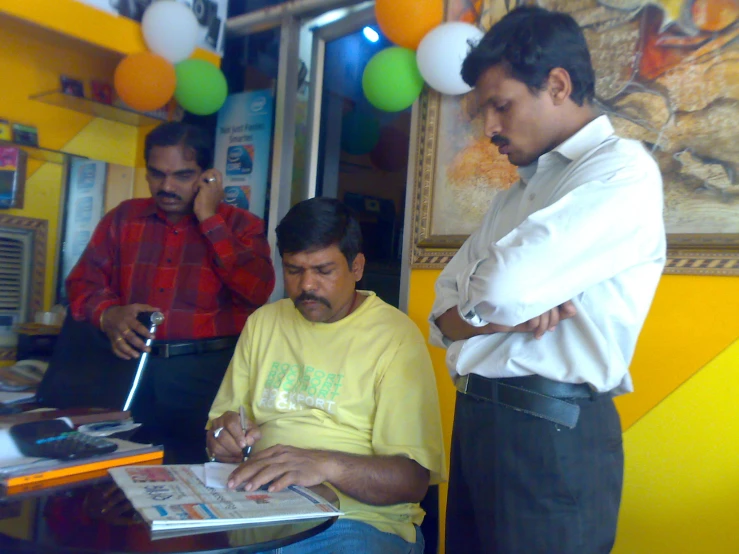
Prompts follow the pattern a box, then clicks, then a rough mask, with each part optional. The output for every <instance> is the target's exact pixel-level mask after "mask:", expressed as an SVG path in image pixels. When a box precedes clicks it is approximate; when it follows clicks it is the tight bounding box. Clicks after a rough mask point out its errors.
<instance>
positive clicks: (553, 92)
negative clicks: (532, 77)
mask: <svg viewBox="0 0 739 554" xmlns="http://www.w3.org/2000/svg"><path fill="white" fill-rule="evenodd" d="M547 93H548V94H549V96H550V97H551V99H552V103H553V104H554V105H555V106H559V105H561V104H563V103H564V102H565V100H567V99H568V98H569V97H570V95H571V94H572V79H571V78H570V74H569V72H568V71H567V70H566V69H564V68H562V67H555V68H554V69H552V70H551V71H550V72H549V77H548V78H547Z"/></svg>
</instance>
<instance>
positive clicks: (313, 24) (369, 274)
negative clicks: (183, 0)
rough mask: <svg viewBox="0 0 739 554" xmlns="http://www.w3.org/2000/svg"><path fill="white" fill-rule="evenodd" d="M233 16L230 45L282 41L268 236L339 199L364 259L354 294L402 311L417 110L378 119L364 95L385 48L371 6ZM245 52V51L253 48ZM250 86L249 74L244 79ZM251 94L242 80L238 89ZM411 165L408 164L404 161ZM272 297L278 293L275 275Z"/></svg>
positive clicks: (331, 4) (308, 2) (274, 8)
mask: <svg viewBox="0 0 739 554" xmlns="http://www.w3.org/2000/svg"><path fill="white" fill-rule="evenodd" d="M267 3H268V4H270V5H271V6H270V7H265V8H263V9H261V10H260V9H258V10H256V11H253V12H247V13H245V14H244V15H241V16H237V17H234V18H230V19H229V20H228V22H227V30H228V33H229V36H230V37H231V38H235V37H239V36H249V37H250V38H251V37H252V36H255V35H259V34H263V33H265V32H267V31H268V30H271V32H272V35H273V36H276V37H279V40H278V43H277V44H276V47H275V50H277V49H279V53H277V52H275V54H278V55H277V67H276V68H275V69H276V71H275V73H276V80H275V81H274V82H275V87H274V90H275V94H274V96H275V119H274V134H273V141H272V161H271V170H270V179H269V188H270V190H269V193H268V206H269V208H268V211H267V214H266V220H267V229H268V239H269V242H270V247H271V249H272V256H273V261H274V263H275V267H279V264H280V260H279V255H278V253H277V248H276V237H275V232H274V230H275V227H276V225H277V223H278V222H279V221H280V220H281V219H282V217H284V215H285V214H286V213H287V211H288V210H289V209H290V207H291V206H292V205H294V204H295V203H297V202H299V201H300V200H304V199H307V198H312V197H314V196H329V197H334V198H338V199H340V200H342V201H343V202H344V203H346V204H347V205H349V206H350V207H351V208H353V209H354V210H355V212H356V213H357V215H358V217H359V220H360V224H361V226H362V231H363V238H364V250H365V255H366V257H367V267H366V270H365V277H364V279H363V280H362V281H361V282H360V283H359V286H360V288H363V289H368V290H373V291H374V292H376V293H377V294H378V295H379V296H380V297H381V298H382V299H383V300H385V301H386V302H388V303H389V304H391V305H394V306H396V307H398V308H400V309H401V310H403V311H407V299H408V281H409V276H410V263H409V259H410V256H409V253H408V249H409V237H408V233H404V229H409V227H410V211H411V210H410V208H411V206H410V204H411V200H410V191H412V189H413V184H412V179H413V172H412V171H408V168H409V167H413V164H414V156H413V152H410V156H409V145H410V144H414V141H415V133H414V130H415V128H416V119H415V118H416V114H417V105H416V104H414V106H413V107H412V108H408V109H407V110H405V111H403V112H400V113H385V112H381V111H379V110H377V109H375V108H374V107H372V106H371V105H370V104H369V103H368V102H367V100H366V99H365V98H364V93H363V91H362V85H361V81H362V73H363V71H364V67H365V65H366V64H367V62H368V61H369V59H370V58H371V57H372V55H374V54H375V53H376V52H378V51H379V50H381V49H383V48H385V47H387V46H390V43H389V41H388V40H387V39H386V38H385V37H383V36H382V33H381V31H380V29H379V27H378V26H377V24H376V21H375V14H374V2H360V1H357V0H294V1H291V2H284V3H280V4H276V5H275V0H267ZM249 49H250V50H251V45H250V48H249ZM247 80H248V75H247ZM245 84H246V88H249V83H248V82H247V83H245ZM409 158H410V159H409ZM277 275H278V278H277V283H276V286H275V291H274V293H273V295H272V297H271V300H277V299H280V298H282V297H283V296H284V287H283V284H282V281H281V272H279V271H278V272H277Z"/></svg>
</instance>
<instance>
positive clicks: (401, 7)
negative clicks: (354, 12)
mask: <svg viewBox="0 0 739 554" xmlns="http://www.w3.org/2000/svg"><path fill="white" fill-rule="evenodd" d="M375 16H377V24H378V25H379V26H380V29H381V30H382V32H383V34H384V35H385V36H386V37H387V38H388V39H389V40H391V41H392V42H394V43H395V44H397V45H398V46H403V47H404V48H410V49H411V50H415V49H416V48H418V44H419V43H420V42H421V39H422V38H423V37H424V36H426V33H428V32H429V31H430V30H431V29H433V28H434V27H436V26H438V25H441V23H442V21H443V20H444V2H443V0H377V1H376V2H375Z"/></svg>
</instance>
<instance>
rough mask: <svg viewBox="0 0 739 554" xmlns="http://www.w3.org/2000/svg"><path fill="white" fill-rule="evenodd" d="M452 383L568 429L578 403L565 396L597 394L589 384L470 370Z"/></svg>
mask: <svg viewBox="0 0 739 554" xmlns="http://www.w3.org/2000/svg"><path fill="white" fill-rule="evenodd" d="M455 386H456V387H457V390H458V391H459V392H461V393H464V394H468V395H470V396H472V397H475V398H479V399H480V400H487V401H489V402H495V403H497V404H501V405H502V406H506V407H508V408H512V409H514V410H518V411H521V412H526V413H527V414H530V415H533V416H536V417H541V418H543V419H547V420H549V421H552V422H554V423H558V424H560V425H563V426H565V427H568V428H570V429H574V428H575V426H576V425H577V420H578V418H579V417H580V406H578V405H577V404H576V403H575V402H569V401H568V400H567V399H573V398H591V399H592V398H595V397H597V396H599V395H598V393H596V392H595V391H594V390H593V389H592V388H591V387H590V386H589V385H586V384H572V383H560V382H558V381H552V380H551V379H546V378H545V377H541V376H539V375H530V376H527V377H510V378H505V379H488V378H487V377H482V376H480V375H477V374H475V373H470V374H469V375H462V376H460V377H458V378H457V380H456V382H455Z"/></svg>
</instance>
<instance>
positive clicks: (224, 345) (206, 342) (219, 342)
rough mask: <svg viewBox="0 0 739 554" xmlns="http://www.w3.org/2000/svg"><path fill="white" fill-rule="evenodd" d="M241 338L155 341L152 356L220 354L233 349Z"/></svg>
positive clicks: (152, 346)
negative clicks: (220, 351)
mask: <svg viewBox="0 0 739 554" xmlns="http://www.w3.org/2000/svg"><path fill="white" fill-rule="evenodd" d="M238 340H239V337H218V338H214V339H200V340H190V341H184V342H174V341H171V342H165V341H154V342H153V343H152V345H151V356H155V357H157V358H171V357H172V356H187V355H191V354H204V353H205V352H218V351H219V350H226V349H228V348H233V347H234V346H235V345H236V341H238Z"/></svg>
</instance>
